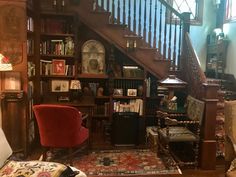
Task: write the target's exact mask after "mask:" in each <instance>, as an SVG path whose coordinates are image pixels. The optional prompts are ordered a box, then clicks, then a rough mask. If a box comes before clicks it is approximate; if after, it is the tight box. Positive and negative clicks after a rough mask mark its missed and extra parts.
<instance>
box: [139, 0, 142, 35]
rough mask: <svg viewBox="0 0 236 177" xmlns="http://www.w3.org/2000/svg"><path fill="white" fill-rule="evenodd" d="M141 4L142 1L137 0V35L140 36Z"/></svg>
mask: <svg viewBox="0 0 236 177" xmlns="http://www.w3.org/2000/svg"><path fill="white" fill-rule="evenodd" d="M141 2H142V0H139V15H138V35H139V36H141V15H142V12H141Z"/></svg>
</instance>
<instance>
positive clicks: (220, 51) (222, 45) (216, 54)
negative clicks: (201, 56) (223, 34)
mask: <svg viewBox="0 0 236 177" xmlns="http://www.w3.org/2000/svg"><path fill="white" fill-rule="evenodd" d="M228 43H229V41H228V40H226V39H223V40H219V41H217V42H216V43H212V44H208V45H207V60H206V74H207V76H209V77H215V78H218V75H219V74H221V73H224V70H225V67H226V57H227V47H228Z"/></svg>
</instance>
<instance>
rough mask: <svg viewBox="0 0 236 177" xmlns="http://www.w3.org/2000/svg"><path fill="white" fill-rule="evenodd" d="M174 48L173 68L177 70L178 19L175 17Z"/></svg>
mask: <svg viewBox="0 0 236 177" xmlns="http://www.w3.org/2000/svg"><path fill="white" fill-rule="evenodd" d="M174 28H175V29H174V48H173V70H174V71H175V70H176V31H177V19H175V27H174Z"/></svg>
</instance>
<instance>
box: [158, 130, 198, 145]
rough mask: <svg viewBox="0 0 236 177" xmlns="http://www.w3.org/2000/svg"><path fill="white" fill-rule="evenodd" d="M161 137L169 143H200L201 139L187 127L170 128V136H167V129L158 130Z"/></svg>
mask: <svg viewBox="0 0 236 177" xmlns="http://www.w3.org/2000/svg"><path fill="white" fill-rule="evenodd" d="M158 134H159V136H161V137H163V138H164V139H166V140H168V141H169V142H179V141H198V140H199V137H198V136H196V135H195V134H194V133H193V132H191V131H190V130H189V129H187V128H185V127H176V126H173V127H169V136H167V130H166V128H162V129H160V130H158Z"/></svg>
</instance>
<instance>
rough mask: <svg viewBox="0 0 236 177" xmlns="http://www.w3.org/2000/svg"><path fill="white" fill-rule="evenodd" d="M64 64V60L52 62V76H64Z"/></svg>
mask: <svg viewBox="0 0 236 177" xmlns="http://www.w3.org/2000/svg"><path fill="white" fill-rule="evenodd" d="M65 71H66V62H65V60H56V59H53V60H52V74H53V75H65Z"/></svg>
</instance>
